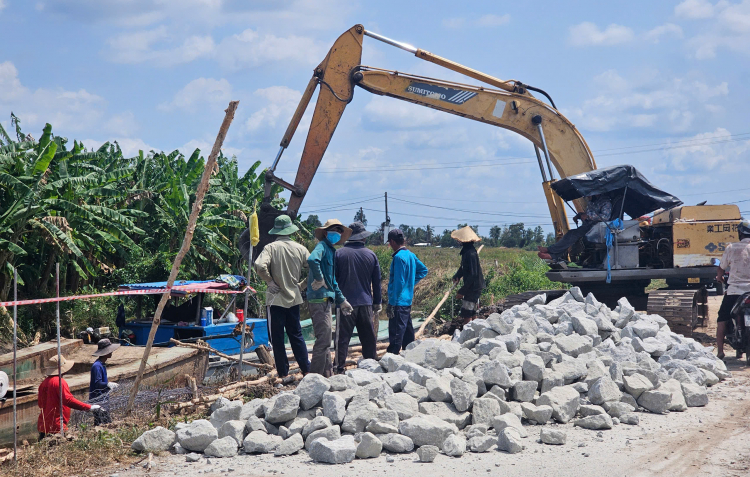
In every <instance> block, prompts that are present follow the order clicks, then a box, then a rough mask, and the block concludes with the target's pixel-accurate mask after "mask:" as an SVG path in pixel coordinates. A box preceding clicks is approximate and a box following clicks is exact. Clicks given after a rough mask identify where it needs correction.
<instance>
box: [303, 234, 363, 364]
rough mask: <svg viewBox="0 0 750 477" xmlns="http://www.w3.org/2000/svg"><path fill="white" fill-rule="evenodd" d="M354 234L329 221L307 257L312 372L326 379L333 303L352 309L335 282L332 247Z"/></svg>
mask: <svg viewBox="0 0 750 477" xmlns="http://www.w3.org/2000/svg"><path fill="white" fill-rule="evenodd" d="M351 234H352V229H350V228H349V227H344V225H343V224H342V223H341V222H340V221H339V220H337V219H329V220H326V223H325V224H323V226H322V227H318V228H317V229H315V238H316V239H318V240H319V242H318V244H317V245H316V246H315V248H314V249H313V251H312V252H311V253H310V257H309V258H308V259H307V266H308V267H309V268H310V274H309V275H308V276H307V306H308V309H309V310H310V318H312V325H313V333H315V344H314V345H313V355H312V360H311V362H310V372H312V373H317V374H320V375H322V376H325V377H326V378H328V377H331V375H333V360H332V359H331V339H332V326H331V303H332V302H335V303H336V305H338V306H339V307H341V313H342V314H344V315H350V314H351V313H352V311H353V308H352V306H351V305H350V304H349V302H348V301H346V298H345V297H344V294H343V293H341V290H340V289H339V285H338V282H337V281H336V273H335V270H336V265H335V260H336V249H335V248H333V246H334V245H341V244H343V243H344V242H346V241H347V239H349V237H350V236H351Z"/></svg>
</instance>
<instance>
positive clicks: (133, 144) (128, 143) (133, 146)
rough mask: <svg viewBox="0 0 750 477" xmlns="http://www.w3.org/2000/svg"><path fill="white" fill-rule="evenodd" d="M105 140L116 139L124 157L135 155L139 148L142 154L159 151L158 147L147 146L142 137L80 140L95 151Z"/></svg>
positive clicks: (112, 141)
mask: <svg viewBox="0 0 750 477" xmlns="http://www.w3.org/2000/svg"><path fill="white" fill-rule="evenodd" d="M107 141H109V142H110V143H114V142H115V141H116V142H117V144H119V146H120V149H121V150H122V155H123V156H124V157H134V156H137V155H138V151H139V150H140V151H143V154H144V155H145V154H148V153H149V152H150V151H152V150H155V151H157V152H159V149H156V148H154V147H152V146H149V145H148V144H146V143H145V142H144V141H143V139H138V138H128V137H119V138H115V139H107V140H101V139H84V140H82V141H80V142H81V143H83V145H84V146H85V147H86V148H87V149H88V150H89V151H91V150H93V151H96V150H97V149H99V148H100V147H101V146H102V144H104V143H105V142H107Z"/></svg>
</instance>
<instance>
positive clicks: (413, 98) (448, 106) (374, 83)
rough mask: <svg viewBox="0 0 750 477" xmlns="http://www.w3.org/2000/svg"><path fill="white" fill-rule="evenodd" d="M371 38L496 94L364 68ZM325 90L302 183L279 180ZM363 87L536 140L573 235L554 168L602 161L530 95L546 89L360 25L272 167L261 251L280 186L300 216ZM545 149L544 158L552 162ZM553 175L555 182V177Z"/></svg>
mask: <svg viewBox="0 0 750 477" xmlns="http://www.w3.org/2000/svg"><path fill="white" fill-rule="evenodd" d="M365 35H367V36H370V37H372V38H375V39H377V40H380V41H384V42H386V43H388V44H391V45H393V46H397V47H399V48H402V49H404V50H407V51H409V52H411V53H414V54H415V56H416V57H417V58H420V59H423V60H425V61H429V62H431V63H434V64H437V65H440V66H443V67H445V68H447V69H450V70H452V71H456V72H459V73H461V74H464V75H466V76H469V77H471V78H474V79H476V80H479V81H482V82H483V83H486V84H489V85H491V86H493V87H494V88H487V87H483V86H470V85H466V84H460V83H455V82H449V81H442V80H438V79H433V78H426V77H421V76H415V75H409V74H403V73H400V72H396V71H390V70H384V69H379V68H373V67H368V66H363V65H362V64H361V57H362V40H363V36H365ZM317 85H320V92H319V94H318V100H317V103H316V105H315V111H314V113H313V117H312V122H311V125H310V130H309V131H308V134H307V139H306V142H305V146H304V149H303V152H302V157H301V159H300V164H299V168H298V170H297V175H296V177H295V180H294V183H293V184H291V183H289V182H287V181H285V180H283V179H281V178H279V177H277V176H276V175H275V170H276V166H277V165H278V163H279V160H280V158H281V155H282V153H283V151H284V149H286V147H288V146H289V143H290V142H291V140H292V137H293V135H294V132H295V131H296V129H297V126H298V125H299V122H300V120H301V118H302V116H303V114H304V112H305V110H306V108H307V106H308V104H309V102H310V99H311V98H312V95H313V92H314V91H315V89H316V86H317ZM355 86H359V87H361V88H363V89H365V90H366V91H369V92H371V93H374V94H379V95H384V96H390V97H392V98H397V99H400V100H404V101H409V102H411V103H415V104H419V105H421V106H426V107H429V108H432V109H437V110H440V111H444V112H446V113H450V114H455V115H457V116H462V117H465V118H468V119H472V120H474V121H480V122H483V123H487V124H492V125H494V126H498V127H501V128H504V129H508V130H510V131H513V132H515V133H517V134H520V135H521V136H523V137H525V138H526V139H528V140H529V141H531V142H532V143H533V144H534V147H535V150H536V155H537V158H538V161H539V167H540V169H541V173H542V179H543V182H542V187H543V190H544V194H545V197H546V198H547V202H548V206H549V210H550V215H551V216H552V222H553V224H554V227H555V235H556V236H558V237H561V236H562V235H563V234H564V233H565V232H567V231H568V220H567V215H566V213H565V208H564V203H563V201H562V200H561V199H560V197H559V196H557V194H556V193H554V191H552V189H551V187H550V184H551V183H552V182H553V181H554V173H553V171H552V165H554V167H555V169H556V170H557V172H558V174H559V175H560V177H567V176H569V175H573V174H578V173H581V172H587V171H591V170H594V169H596V163H595V162H594V157H593V155H592V154H591V150H590V149H589V147H588V145H587V144H586V141H585V140H584V139H583V137H582V136H581V134H580V133H579V132H578V130H577V129H576V128H575V126H574V125H573V124H572V123H571V122H570V121H569V120H568V119H567V118H565V117H564V116H563V115H562V114H561V113H560V112H559V111H558V110H557V109H556V108H555V107H554V103H552V101H551V98H550V103H551V104H552V105H551V106H550V105H548V104H546V103H544V102H542V101H540V100H538V99H537V98H535V97H533V96H532V95H531V93H530V92H529V90H531V91H538V92H540V93H542V94H544V95H545V96H547V97H548V98H549V96H548V95H547V94H546V93H545V92H544V91H542V90H539V89H536V88H532V87H530V86H527V85H524V84H522V83H520V82H518V81H515V80H511V81H503V80H500V79H498V78H495V77H493V76H490V75H487V74H485V73H482V72H479V71H477V70H474V69H471V68H468V67H466V66H463V65H460V64H458V63H455V62H453V61H451V60H448V59H446V58H442V57H440V56H437V55H434V54H432V53H430V52H427V51H425V50H422V49H418V48H415V47H413V46H411V45H406V44H404V43H400V42H396V41H393V40H390V39H388V38H385V37H383V36H381V35H378V34H375V33H372V32H368V31H365V29H364V27H363V26H362V25H355V26H354V27H352V28H350V29H349V30H348V31H346V32H345V33H344V34H343V35H341V36H340V37H339V38H338V39H337V40H336V42H335V43H334V44H333V46H332V47H331V50H330V51H329V52H328V55H327V56H326V58H325V59H324V60H323V62H322V63H321V64H320V65H319V66H318V67H317V68H316V69H315V72H314V74H313V77H312V78H311V80H310V82H309V83H308V85H307V88H306V89H305V92H304V94H303V96H302V100H301V101H300V104H299V106H298V107H297V110H296V111H295V113H294V115H293V116H292V120H291V122H290V124H289V127H288V128H287V131H286V133H285V134H284V137H283V138H282V141H281V144H280V149H279V153H278V155H277V156H276V159H275V161H274V163H273V165H272V167H271V168H270V169H269V170H268V171H267V172H266V190H265V192H266V193H265V200H264V204H263V206H262V207H261V220H260V222H261V223H260V227H261V243H260V246H259V247H257V249H258V251H260V250H261V249H262V246H263V245H265V243H268V242H269V241H270V238H269V237H267V236H264V235H265V231H266V230H268V229H269V228H270V226H269V225H270V224H272V221H273V220H272V216H275V215H278V213H280V212H278V211H275V210H272V208H271V207H270V199H271V191H272V186H273V184H277V185H280V186H282V187H284V188H286V189H288V190H290V191H291V192H292V195H291V198H290V199H289V203H288V208H287V211H286V213H287V214H289V215H290V216H292V217H295V216H296V215H297V212H298V211H299V207H300V205H301V204H302V201H303V199H304V197H305V194H307V191H308V189H309V187H310V184H311V183H312V179H313V177H314V176H315V173H316V171H317V169H318V166H319V165H320V162H321V160H322V159H323V155H324V154H325V151H326V149H327V147H328V144H329V143H330V141H331V137H332V136H333V133H334V131H335V130H336V126H337V125H338V123H339V120H340V119H341V116H342V115H343V113H344V109H345V108H346V105H347V104H349V102H351V100H352V99H353V97H354V87H355ZM496 88H497V89H496ZM540 151H542V152H543V154H544V160H543V159H542V154H541V153H540ZM545 162H546V169H545ZM547 172H548V173H549V178H547ZM583 205H584V203H583V202H582V201H578V202H577V203H576V208H577V209H579V210H581V208H582V207H583ZM263 214H266V215H267V218H268V219H270V220H264V218H263Z"/></svg>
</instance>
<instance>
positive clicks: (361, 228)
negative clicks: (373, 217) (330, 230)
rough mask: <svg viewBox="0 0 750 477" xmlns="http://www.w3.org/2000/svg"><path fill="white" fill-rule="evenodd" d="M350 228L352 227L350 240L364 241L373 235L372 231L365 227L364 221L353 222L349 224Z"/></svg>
mask: <svg viewBox="0 0 750 477" xmlns="http://www.w3.org/2000/svg"><path fill="white" fill-rule="evenodd" d="M349 228H350V229H352V235H351V237H349V241H350V242H351V241H362V240H364V239H366V238H367V237H369V236H370V235H372V232H368V231H367V230H366V229H365V224H363V223H362V222H353V223H351V224H349Z"/></svg>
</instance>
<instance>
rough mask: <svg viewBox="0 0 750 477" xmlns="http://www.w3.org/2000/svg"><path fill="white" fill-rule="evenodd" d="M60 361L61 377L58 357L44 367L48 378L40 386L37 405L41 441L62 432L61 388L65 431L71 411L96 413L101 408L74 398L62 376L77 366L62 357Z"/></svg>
mask: <svg viewBox="0 0 750 477" xmlns="http://www.w3.org/2000/svg"><path fill="white" fill-rule="evenodd" d="M61 358H62V359H61V360H60V377H59V379H58V376H57V372H58V369H57V356H52V357H51V358H49V359H48V360H47V362H46V363H45V366H44V374H46V375H47V377H46V378H45V379H44V381H42V384H41V385H40V386H39V391H38V394H37V396H38V397H37V404H38V405H39V408H40V409H41V410H42V412H41V414H39V419H38V420H37V424H36V428H37V430H38V431H39V440H42V439H44V438H45V437H46V436H47V435H48V434H57V433H59V432H60V424H61V423H60V387H61V386H62V404H63V409H62V411H63V412H62V415H63V422H62V426H63V429H67V427H68V421H70V410H71V409H77V410H79V411H87V412H95V411H98V410H99V409H100V408H101V406H99V405H98V404H86V403H85V402H81V401H79V400H78V399H76V398H74V397H73V394H71V392H70V388H69V387H68V383H66V382H65V380H64V379H63V378H62V376H63V375H64V374H65V373H67V372H68V371H70V370H71V369H72V368H73V365H74V364H75V363H74V362H73V361H71V360H68V359H65V357H64V356H61Z"/></svg>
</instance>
